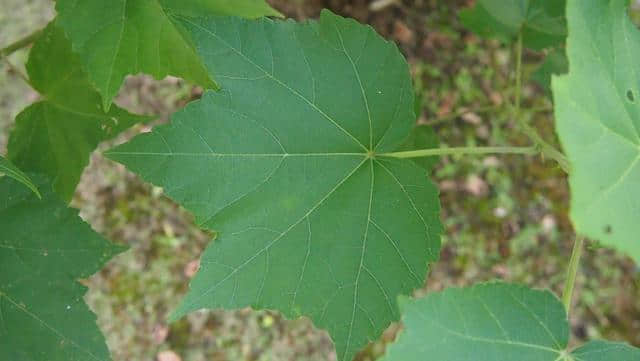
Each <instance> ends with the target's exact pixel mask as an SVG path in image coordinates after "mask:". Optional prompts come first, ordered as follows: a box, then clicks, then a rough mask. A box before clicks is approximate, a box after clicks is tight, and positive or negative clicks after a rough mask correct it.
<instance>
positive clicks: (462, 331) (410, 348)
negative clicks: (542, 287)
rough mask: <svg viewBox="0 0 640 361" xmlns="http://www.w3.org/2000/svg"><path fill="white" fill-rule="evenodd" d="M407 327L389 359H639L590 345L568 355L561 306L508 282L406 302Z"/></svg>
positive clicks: (620, 349)
mask: <svg viewBox="0 0 640 361" xmlns="http://www.w3.org/2000/svg"><path fill="white" fill-rule="evenodd" d="M401 307H402V309H403V310H402V321H403V324H404V329H403V331H402V332H401V333H400V335H399V336H398V339H397V340H396V342H395V343H394V344H392V345H391V346H389V348H388V349H387V355H386V357H385V358H384V360H385V361H423V360H425V359H426V356H425V355H428V359H430V360H447V361H467V360H474V361H513V360H518V361H636V360H639V359H640V349H637V348H633V347H631V346H628V345H625V344H619V343H610V342H604V341H595V342H591V343H589V344H587V345H585V346H583V347H580V348H578V349H577V350H574V351H573V352H569V350H567V344H568V340H569V325H568V322H567V315H566V313H565V310H564V307H563V305H562V303H561V302H560V301H559V300H558V299H557V298H556V297H555V296H554V295H553V294H552V293H551V292H549V291H538V290H532V289H529V288H527V287H524V286H519V285H513V284H506V283H488V284H479V285H475V286H473V287H471V288H463V289H460V288H449V289H447V290H445V291H443V292H437V293H432V294H430V295H428V296H427V297H425V298H422V299H417V300H413V301H409V300H407V301H405V302H403V303H402V304H401Z"/></svg>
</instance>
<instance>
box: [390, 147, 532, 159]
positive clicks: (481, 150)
mask: <svg viewBox="0 0 640 361" xmlns="http://www.w3.org/2000/svg"><path fill="white" fill-rule="evenodd" d="M537 153H538V149H537V148H536V147H452V148H434V149H420V150H410V151H406V152H393V153H383V154H379V156H383V157H394V158H419V157H429V156H434V155H462V154H526V155H534V154H537Z"/></svg>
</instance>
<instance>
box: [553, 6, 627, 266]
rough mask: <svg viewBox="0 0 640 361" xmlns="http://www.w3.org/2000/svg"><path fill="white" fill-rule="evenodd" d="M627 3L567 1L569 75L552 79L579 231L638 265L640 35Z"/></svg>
mask: <svg viewBox="0 0 640 361" xmlns="http://www.w3.org/2000/svg"><path fill="white" fill-rule="evenodd" d="M628 3H629V2H628V1H627V0H608V1H600V0H577V1H569V4H568V8H567V15H568V19H569V29H570V31H569V38H568V48H567V51H568V57H569V69H570V71H569V74H568V75H566V76H562V77H557V78H555V79H554V81H553V93H554V100H555V104H556V110H555V113H556V129H557V131H558V135H559V137H560V140H561V142H562V145H563V146H564V149H565V150H566V152H567V155H568V157H569V160H570V161H571V165H572V167H571V174H570V176H569V183H570V188H571V219H572V221H573V223H574V226H575V228H576V230H577V232H579V233H582V234H584V235H586V236H587V237H590V238H592V239H596V240H600V241H601V242H602V243H604V244H606V245H609V246H613V247H615V248H617V249H619V250H621V251H623V252H626V253H627V254H629V255H631V257H633V258H635V260H636V261H640V238H639V237H638V235H639V234H640V222H638V220H640V85H639V84H640V67H639V66H638V59H639V58H640V33H639V32H638V30H637V29H636V27H635V25H634V24H633V23H632V22H631V20H630V19H629V17H628V15H627V5H628Z"/></svg>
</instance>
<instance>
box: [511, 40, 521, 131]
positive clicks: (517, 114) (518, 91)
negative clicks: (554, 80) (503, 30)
mask: <svg viewBox="0 0 640 361" xmlns="http://www.w3.org/2000/svg"><path fill="white" fill-rule="evenodd" d="M522 53H523V50H522V31H520V33H519V34H518V42H517V45H516V95H515V104H514V107H513V113H514V116H515V117H516V119H520V102H521V100H522Z"/></svg>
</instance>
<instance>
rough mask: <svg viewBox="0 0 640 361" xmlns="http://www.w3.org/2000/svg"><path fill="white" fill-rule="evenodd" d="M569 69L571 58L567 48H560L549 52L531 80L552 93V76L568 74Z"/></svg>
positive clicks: (546, 91) (548, 92) (549, 93)
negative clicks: (568, 55)
mask: <svg viewBox="0 0 640 361" xmlns="http://www.w3.org/2000/svg"><path fill="white" fill-rule="evenodd" d="M568 71H569V60H568V59H567V55H566V54H565V50H564V49H560V48H558V49H554V50H553V51H551V52H550V53H549V54H547V56H546V57H545V59H544V62H543V63H542V65H540V67H538V69H536V71H535V72H534V73H533V74H532V75H531V80H533V81H535V82H536V83H538V85H540V86H541V87H542V89H544V91H545V93H547V95H551V77H552V76H553V75H562V74H566V73H567V72H568Z"/></svg>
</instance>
